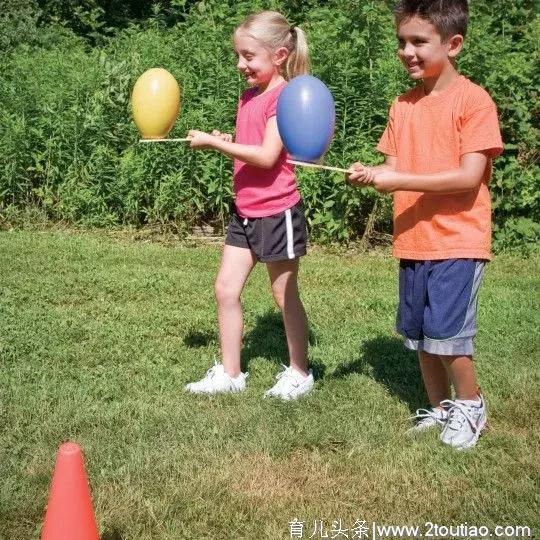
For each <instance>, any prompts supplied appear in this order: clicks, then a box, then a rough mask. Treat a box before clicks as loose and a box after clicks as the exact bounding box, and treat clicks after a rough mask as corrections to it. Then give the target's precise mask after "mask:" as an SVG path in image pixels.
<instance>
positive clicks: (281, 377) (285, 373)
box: [276, 364, 298, 388]
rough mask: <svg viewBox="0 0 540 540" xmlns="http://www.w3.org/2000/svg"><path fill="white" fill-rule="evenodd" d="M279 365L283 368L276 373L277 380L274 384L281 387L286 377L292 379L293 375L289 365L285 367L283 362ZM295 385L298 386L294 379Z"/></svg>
mask: <svg viewBox="0 0 540 540" xmlns="http://www.w3.org/2000/svg"><path fill="white" fill-rule="evenodd" d="M281 367H282V368H283V371H280V372H279V373H278V374H277V375H276V380H277V381H278V382H277V383H276V386H277V387H278V388H281V387H282V386H283V384H284V382H285V380H286V379H289V378H290V379H292V378H294V375H293V372H292V368H290V367H287V366H286V365H285V364H281ZM293 384H294V385H295V386H298V383H297V382H296V381H294V383H293Z"/></svg>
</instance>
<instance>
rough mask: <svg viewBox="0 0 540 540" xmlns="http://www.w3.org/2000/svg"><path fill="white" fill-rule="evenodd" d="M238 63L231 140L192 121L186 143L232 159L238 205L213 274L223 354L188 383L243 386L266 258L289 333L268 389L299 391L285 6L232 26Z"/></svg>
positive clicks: (296, 231)
mask: <svg viewBox="0 0 540 540" xmlns="http://www.w3.org/2000/svg"><path fill="white" fill-rule="evenodd" d="M234 47H235V50H236V53H237V55H238V64H237V67H238V70H239V71H240V73H241V74H242V75H243V76H244V77H245V79H246V81H247V83H248V85H249V86H250V87H251V88H250V89H249V90H247V91H246V92H244V94H243V95H242V96H241V98H240V102H239V105H238V115H237V118H236V142H232V138H231V136H230V135H228V134H222V133H220V132H219V131H213V132H212V133H211V134H208V133H203V132H201V131H195V130H192V131H190V132H189V133H188V137H189V138H190V139H191V143H190V146H191V148H213V149H215V150H218V151H220V152H222V153H223V154H225V155H227V156H230V157H231V158H233V159H234V191H235V206H234V210H233V212H232V215H231V219H230V222H229V226H228V230H227V237H226V240H225V246H224V249H223V255H222V259H221V267H220V270H219V273H218V276H217V279H216V283H215V294H216V299H217V305H218V321H219V335H220V345H221V354H222V363H221V364H217V363H216V365H214V367H212V368H211V369H209V370H208V372H207V373H206V376H205V377H204V378H203V379H202V380H200V381H198V382H194V383H190V384H188V385H187V386H186V389H187V390H188V391H190V392H194V393H208V394H214V393H217V392H240V391H242V390H244V389H245V386H246V377H247V373H242V372H241V368H240V349H241V343H242V332H243V316H242V306H241V304H240V294H241V292H242V289H243V287H244V284H245V282H246V280H247V278H248V276H249V274H250V272H251V270H252V269H253V267H254V266H255V264H256V263H257V261H261V262H264V263H266V267H267V269H268V275H269V277H270V283H271V286H272V293H273V296H274V299H275V301H276V303H277V305H278V306H279V308H280V310H281V312H282V314H283V321H284V325H285V332H286V334H287V346H288V349H289V356H290V367H288V368H285V369H284V371H282V372H281V373H279V375H278V376H277V381H276V384H275V385H274V386H273V387H272V388H270V390H268V391H267V392H266V394H265V396H275V397H279V398H281V399H284V400H289V399H296V398H298V397H300V396H301V395H303V394H305V393H307V392H309V391H310V390H311V389H312V388H313V374H312V372H311V370H308V362H307V342H308V329H307V318H306V313H305V311H304V306H303V305H302V302H301V300H300V296H299V294H298V283H297V278H298V264H299V257H301V256H302V255H305V253H306V241H307V232H306V222H305V217H304V211H303V206H302V202H301V200H300V194H299V192H298V189H297V187H296V178H295V175H294V169H293V166H292V165H290V164H288V163H287V152H286V150H285V149H284V148H283V143H282V142H281V139H280V137H279V133H278V128H277V121H276V106H277V100H278V97H279V94H280V92H281V91H282V90H283V88H284V87H285V85H286V84H287V81H288V80H289V79H290V78H292V77H294V76H296V75H300V74H304V73H307V71H308V50H307V43H306V39H305V36H304V33H303V32H302V30H300V28H298V27H294V26H290V25H289V23H288V22H287V20H286V19H285V17H283V15H281V14H279V13H276V12H274V11H263V12H262V13H258V14H255V15H250V16H249V17H248V18H247V19H246V20H245V21H244V22H243V23H242V24H241V25H240V26H239V27H238V28H237V29H236V31H235V33H234Z"/></svg>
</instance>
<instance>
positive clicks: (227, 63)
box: [0, 0, 540, 249]
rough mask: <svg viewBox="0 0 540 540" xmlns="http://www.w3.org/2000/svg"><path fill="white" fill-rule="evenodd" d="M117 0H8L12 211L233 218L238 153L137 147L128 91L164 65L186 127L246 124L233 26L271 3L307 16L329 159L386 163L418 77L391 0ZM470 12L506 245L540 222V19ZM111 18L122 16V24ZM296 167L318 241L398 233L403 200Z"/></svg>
mask: <svg viewBox="0 0 540 540" xmlns="http://www.w3.org/2000/svg"><path fill="white" fill-rule="evenodd" d="M108 4H109V3H108V2H99V1H97V0H84V1H82V0H81V1H80V2H78V1H77V0H71V1H70V2H69V6H71V7H69V9H67V7H66V6H68V4H64V3H61V2H55V1H53V0H50V1H41V2H39V8H38V4H36V3H35V2H33V1H31V0H25V2H22V3H15V2H13V1H12V0H10V1H9V2H7V4H6V5H7V9H6V10H5V11H4V12H3V14H1V15H0V43H2V44H5V50H6V54H4V55H2V57H0V68H1V69H2V77H1V78H0V209H1V208H4V209H6V208H8V207H9V208H10V215H12V214H13V211H14V209H16V208H19V209H25V208H28V207H39V208H40V209H41V213H43V212H44V213H46V214H47V215H48V216H49V219H51V220H64V221H67V222H69V223H73V224H76V225H80V226H102V227H111V226H117V225H126V224H130V225H136V226H139V225H143V224H146V223H159V224H163V225H166V226H168V225H171V226H173V227H175V228H176V229H177V230H179V231H181V232H183V233H185V232H186V231H188V230H189V228H190V227H192V226H193V225H194V224H197V223H200V222H210V223H213V224H215V225H216V227H218V228H221V229H223V227H224V224H225V222H226V218H227V214H228V207H229V202H230V200H231V196H232V193H231V187H232V186H231V173H232V165H231V162H230V160H229V159H227V158H225V157H223V156H221V155H220V154H218V153H215V152H192V151H190V150H189V149H187V148H186V147H184V146H182V145H177V146H172V145H167V146H165V145H161V146H160V145H139V144H138V143H137V140H138V134H137V131H136V128H135V126H134V124H133V122H132V119H131V111H130V103H129V97H130V93H131V89H132V88H133V85H134V83H135V81H136V79H137V78H138V77H139V76H140V74H141V73H143V72H144V71H145V70H146V69H149V68H151V67H155V66H162V67H165V68H166V69H167V70H169V71H170V72H171V73H172V74H173V75H174V76H175V78H176V79H177V80H178V81H179V82H180V84H181V87H182V104H181V113H180V116H179V119H178V122H177V124H176V126H175V128H174V130H173V132H172V134H171V135H172V136H183V135H184V134H185V133H186V131H187V130H188V129H190V128H198V129H203V130H210V129H213V128H218V129H220V130H221V131H232V130H233V128H234V120H235V114H236V107H237V102H238V97H239V95H240V93H241V92H242V90H243V89H244V83H243V81H242V80H241V79H240V77H239V76H238V74H237V72H236V68H235V63H236V60H235V55H234V52H233V49H232V45H231V34H232V31H233V29H234V27H235V25H236V24H237V23H238V22H239V21H240V20H241V19H242V18H243V17H244V16H245V15H246V14H247V13H250V12H252V11H256V10H259V9H262V8H263V7H264V8H269V7H270V8H275V9H279V10H281V11H283V12H284V13H285V14H286V15H287V16H288V17H289V19H290V20H291V21H293V22H294V23H295V24H299V25H301V26H302V27H303V28H304V29H305V31H306V32H307V34H308V38H309V41H310V45H311V52H312V55H311V56H312V68H313V73H314V74H315V75H316V76H318V77H320V78H321V79H322V80H324V81H325V82H326V83H327V84H328V86H329V87H330V89H331V90H332V93H333V95H334V98H335V101H336V111H337V124H336V133H335V138H334V141H333V143H332V146H331V148H330V150H329V152H328V155H327V156H326V162H327V163H329V164H335V165H341V166H346V165H348V164H350V163H351V162H353V161H356V160H361V161H364V162H367V163H378V162H379V161H380V160H381V158H382V156H380V154H378V153H377V152H376V151H375V145H376V143H377V140H378V139H379V137H380V135H381V133H382V131H383V130H384V127H385V124H386V118H387V111H388V107H389V104H390V102H391V101H392V99H393V98H394V97H395V96H396V95H397V94H399V93H401V92H403V91H404V90H406V89H407V88H408V87H409V86H410V84H411V83H410V82H409V81H408V79H407V76H406V74H405V73H404V70H403V69H402V67H401V66H400V64H399V62H398V60H397V59H396V55H395V49H396V44H395V30H394V28H393V25H392V14H391V5H392V2H389V1H375V0H372V1H364V2H360V1H351V2H340V1H338V0H331V1H327V2H323V1H316V0H310V1H303V2H300V1H296V0H288V1H287V0H275V1H273V2H262V1H255V0H252V1H246V0H241V1H237V2H232V1H230V2H223V1H218V0H201V1H196V2H195V1H185V0H171V1H168V2H164V8H165V9H160V7H159V5H157V4H156V5H154V6H153V8H152V9H151V12H152V15H151V16H150V17H149V18H147V19H145V20H143V21H142V22H140V23H138V24H130V23H129V20H130V18H131V19H134V18H136V17H135V16H134V14H135V8H134V7H133V5H132V4H129V5H127V4H126V6H125V9H124V11H122V10H116V11H112V12H111V11H107V9H108V8H107V6H108ZM17 6H19V8H20V11H21V17H20V18H19V19H17V18H16V15H17V9H19V8H18V7H17ZM143 7H144V9H143ZM115 9H116V8H115ZM141 9H142V11H141V12H140V13H143V12H148V10H149V4H148V3H145V4H144V6H142V7H141ZM471 11H472V16H471V24H470V32H469V35H468V37H467V40H466V47H465V50H464V52H463V54H462V56H461V58H460V60H459V63H460V69H461V70H462V71H463V72H464V73H465V74H466V75H467V76H469V77H471V78H472V79H473V80H475V81H476V82H478V83H479V84H481V85H483V86H484V87H486V88H487V89H488V91H489V92H490V93H491V95H492V96H493V98H494V99H495V101H496V103H497V105H498V107H499V111H500V118H501V125H502V128H503V138H504V141H505V150H506V151H505V153H504V155H503V156H502V157H501V158H499V159H497V160H496V162H495V170H494V175H493V180H492V186H491V190H492V197H493V202H494V225H495V226H494V231H495V246H496V247H497V248H498V249H508V248H510V247H511V246H513V245H525V244H527V243H530V242H532V241H534V240H535V238H536V237H535V236H534V234H533V233H531V231H532V230H533V229H534V230H537V229H535V227H536V225H537V224H538V223H539V222H540V211H539V208H540V205H539V190H538V177H539V166H538V146H539V145H538V130H537V127H536V126H537V121H538V78H539V77H538V73H539V69H538V57H539V56H538V44H539V43H540V22H539V21H540V17H539V16H538V15H537V14H535V12H534V10H533V6H532V2H528V1H526V0H519V1H518V2H516V3H514V4H513V5H512V6H509V5H508V4H507V3H506V2H502V0H495V1H490V2H488V1H487V0H476V1H474V2H472V5H471ZM15 19H17V21H18V23H17V24H19V26H18V27H17V28H18V30H16V31H15V30H14V26H13V25H14V23H13V21H14V20H15ZM111 21H112V22H114V21H118V26H119V28H117V29H116V30H115V31H113V29H112V28H111V27H110V26H109V25H110V24H111ZM40 25H41V26H40ZM298 177H299V184H300V188H301V191H302V195H303V198H304V200H305V204H306V208H307V215H308V222H309V226H310V229H311V235H312V237H313V238H315V239H318V240H320V241H325V242H348V241H351V240H355V239H358V238H361V237H362V236H363V235H364V234H365V233H366V227H367V229H368V230H367V233H368V235H369V234H371V231H372V228H373V227H375V228H376V229H377V230H379V231H381V232H390V231H391V199H390V198H389V197H384V198H382V197H380V196H379V195H377V194H376V193H375V192H374V191H373V190H356V189H351V188H350V187H348V186H347V185H346V184H345V182H344V180H343V177H342V176H340V175H336V174H333V173H323V172H314V171H312V170H303V169H299V170H298ZM40 215H41V214H40ZM525 223H527V224H530V223H532V224H533V225H526V226H525V225H524V224H525ZM368 224H369V225H368Z"/></svg>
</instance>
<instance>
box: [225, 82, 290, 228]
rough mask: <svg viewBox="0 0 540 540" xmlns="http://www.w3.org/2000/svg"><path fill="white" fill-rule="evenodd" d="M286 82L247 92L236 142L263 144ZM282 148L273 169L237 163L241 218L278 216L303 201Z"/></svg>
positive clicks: (235, 162)
mask: <svg viewBox="0 0 540 540" xmlns="http://www.w3.org/2000/svg"><path fill="white" fill-rule="evenodd" d="M286 84H287V83H286V82H283V83H282V84H280V85H279V86H276V87H275V88H272V90H269V91H268V92H264V93H263V94H257V88H250V89H249V90H247V91H246V92H244V93H243V94H242V96H241V98H240V102H239V103H238V114H237V116H236V139H235V140H236V142H237V143H239V144H252V145H261V144H262V143H263V140H264V132H265V129H266V122H267V121H268V119H269V118H271V117H272V116H275V115H276V108H277V100H278V97H279V94H280V93H281V91H282V90H283V88H285V85H286ZM287 158H288V155H287V150H286V149H285V148H283V150H282V151H281V153H280V155H279V158H278V160H277V161H276V163H275V165H274V166H273V167H272V168H271V169H261V168H259V167H254V166H253V165H248V164H247V163H244V162H242V161H239V160H237V159H235V160H234V193H235V197H236V208H237V211H238V213H239V214H240V215H241V216H242V217H248V218H252V217H265V216H272V215H274V214H279V213H280V212H283V211H285V210H287V209H288V208H291V207H292V206H294V205H295V204H296V203H297V202H298V201H299V200H300V193H299V192H298V188H297V187H296V176H295V174H294V165H291V164H289V163H287Z"/></svg>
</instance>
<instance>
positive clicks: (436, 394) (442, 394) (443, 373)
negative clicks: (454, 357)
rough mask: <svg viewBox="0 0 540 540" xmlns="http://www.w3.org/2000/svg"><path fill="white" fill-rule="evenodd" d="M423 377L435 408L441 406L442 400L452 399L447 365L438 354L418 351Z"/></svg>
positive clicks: (430, 400)
mask: <svg viewBox="0 0 540 540" xmlns="http://www.w3.org/2000/svg"><path fill="white" fill-rule="evenodd" d="M418 359H419V360H420V370H421V371H422V379H423V380H424V386H425V388H426V392H427V395H428V398H429V403H430V404H431V406H432V407H433V408H437V407H440V403H441V401H443V400H445V399H450V384H449V380H448V372H447V366H446V364H445V362H444V361H443V358H442V357H440V356H439V355H438V354H431V353H428V352H426V351H418Z"/></svg>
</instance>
